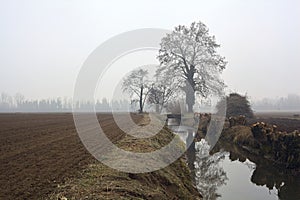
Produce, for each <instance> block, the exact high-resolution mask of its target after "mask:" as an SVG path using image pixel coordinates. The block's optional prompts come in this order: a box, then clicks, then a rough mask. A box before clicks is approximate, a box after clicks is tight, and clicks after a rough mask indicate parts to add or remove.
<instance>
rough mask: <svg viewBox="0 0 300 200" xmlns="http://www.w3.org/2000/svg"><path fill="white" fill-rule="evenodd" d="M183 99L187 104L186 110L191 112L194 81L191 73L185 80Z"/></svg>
mask: <svg viewBox="0 0 300 200" xmlns="http://www.w3.org/2000/svg"><path fill="white" fill-rule="evenodd" d="M185 95H186V96H185V101H186V104H187V106H188V112H189V113H192V112H193V106H194V104H195V83H194V80H193V75H191V76H190V77H189V78H188V79H187V80H186V86H185Z"/></svg>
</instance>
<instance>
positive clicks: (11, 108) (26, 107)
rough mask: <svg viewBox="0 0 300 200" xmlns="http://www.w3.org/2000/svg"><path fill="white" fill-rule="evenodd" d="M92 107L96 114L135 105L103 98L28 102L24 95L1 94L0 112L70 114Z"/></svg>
mask: <svg viewBox="0 0 300 200" xmlns="http://www.w3.org/2000/svg"><path fill="white" fill-rule="evenodd" d="M91 107H94V108H95V110H96V111H98V112H111V111H112V110H114V111H132V110H136V109H137V108H136V105H135V104H134V103H132V102H129V101H127V100H113V101H108V100H107V99H106V98H103V99H102V100H101V101H100V100H96V102H89V101H81V102H73V101H72V98H67V97H65V98H50V99H40V100H29V99H26V98H25V96H24V95H22V94H20V93H17V94H15V95H13V96H11V95H9V94H6V93H1V96H0V112H70V111H72V108H77V109H76V110H81V111H86V110H90V109H89V108H91Z"/></svg>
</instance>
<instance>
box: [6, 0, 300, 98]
mask: <svg viewBox="0 0 300 200" xmlns="http://www.w3.org/2000/svg"><path fill="white" fill-rule="evenodd" d="M299 19H300V1H297V0H264V1H262V0H247V1H246V0H245V1H244V0H243V1H241V0H226V1H225V0H218V1H217V0H207V1H199V0H194V1H188V0H186V1H174V0H164V1H158V0H152V1H145V0H127V1H122V0H119V1H115V0H113V1H96V0H95V1H67V0H65V1H62V0H51V1H38V0H36V1H33V0H27V1H21V0H19V1H15V0H1V1H0V69H1V71H0V92H7V93H9V94H12V95H13V94H14V93H17V92H20V93H22V94H24V95H25V96H26V97H27V98H33V99H38V98H48V97H58V96H60V97H64V96H69V97H71V96H72V93H73V85H74V82H75V80H76V76H77V74H78V72H79V69H80V67H81V65H82V63H83V62H84V60H85V59H86V58H87V57H88V55H89V54H90V53H91V52H92V51H93V50H94V49H95V48H96V47H97V46H98V45H100V44H101V43H102V42H104V41H105V40H107V39H109V38H110V37H112V36H114V35H117V34H120V33H122V32H125V31H130V30H133V29H138V28H163V29H173V28H174V27H175V26H177V25H179V24H182V25H189V24H190V23H191V22H193V21H198V20H201V21H202V22H203V23H205V24H206V25H207V26H208V28H209V29H210V34H212V35H215V36H216V39H217V42H218V43H219V44H221V48H220V49H219V53H220V54H221V55H222V56H225V57H226V60H227V61H228V65H227V69H226V70H225V71H224V74H223V78H224V80H225V82H226V84H227V85H228V88H229V89H230V90H231V91H235V92H241V93H242V94H245V93H247V94H248V95H249V96H250V97H251V98H252V99H258V98H263V97H278V96H286V95H288V94H290V93H295V94H299V95H300V84H299V78H300V77H299V76H300V59H299V52H300V37H299V36H300V20H299ZM104 93H105V92H104ZM104 96H105V95H104Z"/></svg>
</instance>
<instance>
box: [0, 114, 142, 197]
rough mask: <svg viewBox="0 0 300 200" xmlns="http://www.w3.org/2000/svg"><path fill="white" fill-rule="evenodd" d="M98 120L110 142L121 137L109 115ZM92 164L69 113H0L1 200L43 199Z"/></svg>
mask: <svg viewBox="0 0 300 200" xmlns="http://www.w3.org/2000/svg"><path fill="white" fill-rule="evenodd" d="M98 118H99V119H100V123H101V126H102V127H104V129H105V130H106V131H107V132H109V133H110V135H109V138H110V139H111V140H112V141H117V140H118V139H120V138H121V137H122V136H123V135H124V133H123V132H122V131H121V130H120V129H118V128H117V127H116V125H115V124H114V121H113V120H112V115H109V114H101V115H99V116H98ZM133 118H134V120H137V119H138V116H133ZM95 162H96V160H95V159H94V158H93V157H92V156H91V155H90V154H89V153H88V152H87V151H86V149H85V148H84V147H83V145H82V143H81V141H80V139H79V137H78V135H77V132H76V130H75V126H74V122H73V117H72V114H19V113H18V114H0V199H5V200H7V199H41V198H44V197H46V196H47V195H48V194H50V193H51V192H52V191H53V190H54V189H55V188H57V185H58V184H60V183H63V182H65V181H66V180H67V179H70V178H72V177H76V176H77V175H78V173H80V171H81V170H82V169H83V168H85V167H86V166H87V165H88V164H91V163H95Z"/></svg>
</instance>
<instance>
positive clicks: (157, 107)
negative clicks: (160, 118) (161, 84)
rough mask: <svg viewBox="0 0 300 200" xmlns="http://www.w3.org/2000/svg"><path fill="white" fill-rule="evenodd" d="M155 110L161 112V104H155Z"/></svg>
mask: <svg viewBox="0 0 300 200" xmlns="http://www.w3.org/2000/svg"><path fill="white" fill-rule="evenodd" d="M155 112H156V113H159V104H155Z"/></svg>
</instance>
